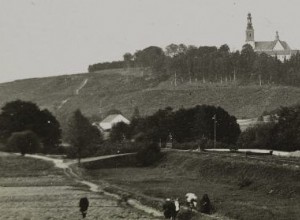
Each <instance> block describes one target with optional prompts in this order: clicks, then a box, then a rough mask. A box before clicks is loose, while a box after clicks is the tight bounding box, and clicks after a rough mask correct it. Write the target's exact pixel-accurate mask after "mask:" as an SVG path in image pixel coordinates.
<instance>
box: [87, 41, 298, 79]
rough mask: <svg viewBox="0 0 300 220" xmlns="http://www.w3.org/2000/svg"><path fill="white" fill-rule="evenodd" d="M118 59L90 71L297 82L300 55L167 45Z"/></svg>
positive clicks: (225, 47)
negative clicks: (126, 70) (285, 57)
mask: <svg viewBox="0 0 300 220" xmlns="http://www.w3.org/2000/svg"><path fill="white" fill-rule="evenodd" d="M123 57H124V60H123V61H119V62H112V63H110V64H111V66H108V65H107V63H98V64H94V65H91V66H89V72H94V71H96V70H101V69H104V68H106V67H107V68H119V66H120V64H121V63H120V62H122V66H123V68H128V67H139V68H147V69H149V68H150V69H151V71H152V73H153V74H154V76H156V77H159V78H169V77H174V79H175V77H176V78H177V79H178V80H181V81H188V82H194V81H202V82H204V83H205V82H221V83H225V82H233V81H238V82H242V83H251V82H255V83H257V84H273V83H276V84H288V85H300V54H299V53H297V54H296V55H293V56H292V58H291V59H290V60H285V61H284V62H281V61H280V60H278V59H277V58H276V57H271V56H269V55H267V54H265V53H262V54H257V53H256V52H254V50H253V48H252V47H251V46H250V45H248V44H246V45H244V46H243V48H242V50H241V51H234V52H231V51H230V49H229V47H228V46H227V45H226V44H225V45H222V46H220V47H219V48H217V47H214V46H200V47H196V46H186V45H184V44H179V45H177V44H170V45H168V46H167V47H166V48H165V50H163V49H162V48H160V47H156V46H150V47H147V48H145V49H143V50H138V51H136V52H135V53H134V54H131V53H126V54H124V56H123Z"/></svg>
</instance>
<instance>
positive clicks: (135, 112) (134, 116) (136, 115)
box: [131, 106, 141, 120]
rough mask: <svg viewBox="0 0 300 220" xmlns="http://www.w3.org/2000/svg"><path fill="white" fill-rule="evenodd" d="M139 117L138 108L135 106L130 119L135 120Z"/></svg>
mask: <svg viewBox="0 0 300 220" xmlns="http://www.w3.org/2000/svg"><path fill="white" fill-rule="evenodd" d="M139 118H141V115H140V110H139V108H138V107H137V106H135V108H134V110H133V113H132V116H131V120H135V119H139Z"/></svg>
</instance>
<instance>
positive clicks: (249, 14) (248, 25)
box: [247, 13, 253, 29]
mask: <svg viewBox="0 0 300 220" xmlns="http://www.w3.org/2000/svg"><path fill="white" fill-rule="evenodd" d="M247 20H248V22H247V29H253V26H252V17H251V13H248V18H247Z"/></svg>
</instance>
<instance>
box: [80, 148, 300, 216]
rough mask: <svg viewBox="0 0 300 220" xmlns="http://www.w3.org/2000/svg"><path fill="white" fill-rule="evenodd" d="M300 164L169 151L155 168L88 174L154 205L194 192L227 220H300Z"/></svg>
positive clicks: (102, 170)
mask: <svg viewBox="0 0 300 220" xmlns="http://www.w3.org/2000/svg"><path fill="white" fill-rule="evenodd" d="M279 159H280V158H278V160H279ZM294 160H297V159H294ZM294 160H293V161H292V162H293V163H291V165H290V166H289V165H288V162H285V164H282V162H281V161H279V162H276V161H277V159H276V158H273V159H271V158H269V159H267V158H262V160H260V159H258V158H255V159H252V158H246V157H242V156H240V155H232V156H229V155H228V156H225V155H224V154H210V153H203V154H201V153H190V152H168V153H167V154H166V155H165V156H164V158H163V159H162V160H161V161H160V162H159V163H157V164H155V165H154V166H151V167H146V168H142V167H133V166H128V167H124V165H122V167H121V166H120V167H117V169H116V168H115V167H105V166H103V164H99V163H98V164H97V163H95V164H94V165H95V166H94V167H93V168H92V166H93V164H89V166H87V168H89V169H86V170H84V171H83V173H85V174H84V175H85V177H86V178H89V179H91V180H93V181H98V182H99V184H100V183H101V182H103V181H106V182H108V183H109V190H112V191H115V190H119V191H122V190H123V191H124V192H127V193H128V194H129V195H130V196H136V197H141V198H145V200H147V201H148V202H149V203H151V202H152V203H153V205H157V204H159V203H157V202H156V201H159V199H161V200H162V199H164V198H167V197H171V198H176V197H178V198H179V199H180V200H181V201H184V195H185V194H186V193H188V192H193V193H196V194H197V195H198V196H199V197H200V198H201V197H202V195H203V194H204V193H207V194H208V195H209V198H210V199H211V201H212V203H213V205H214V207H215V211H216V213H215V215H217V216H221V219H224V218H222V216H223V217H228V218H230V219H246V220H261V219H264V220H268V219H269V220H273V219H282V220H286V219H291V220H292V219H295V220H296V219H300V210H299V206H300V183H299V178H300V170H299V166H298V165H294V164H295V161H294ZM298 162H299V161H298ZM106 164H109V163H106ZM97 166H98V169H97ZM199 219H203V218H199Z"/></svg>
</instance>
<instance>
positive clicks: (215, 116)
mask: <svg viewBox="0 0 300 220" xmlns="http://www.w3.org/2000/svg"><path fill="white" fill-rule="evenodd" d="M212 119H214V148H216V143H217V115H216V114H215V115H214V117H213V118H212Z"/></svg>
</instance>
